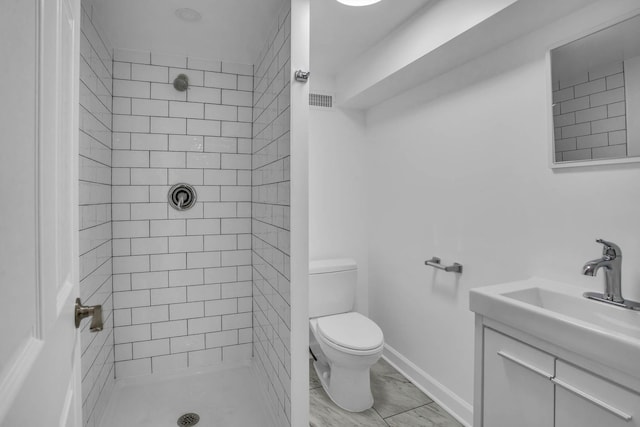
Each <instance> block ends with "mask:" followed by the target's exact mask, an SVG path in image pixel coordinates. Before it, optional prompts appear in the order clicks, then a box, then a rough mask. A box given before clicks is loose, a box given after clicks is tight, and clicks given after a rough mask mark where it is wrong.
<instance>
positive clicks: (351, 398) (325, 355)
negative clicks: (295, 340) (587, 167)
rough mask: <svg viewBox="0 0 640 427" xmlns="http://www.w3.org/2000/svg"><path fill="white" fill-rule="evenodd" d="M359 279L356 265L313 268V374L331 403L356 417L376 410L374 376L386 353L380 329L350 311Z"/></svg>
mask: <svg viewBox="0 0 640 427" xmlns="http://www.w3.org/2000/svg"><path fill="white" fill-rule="evenodd" d="M356 279H357V270H356V264H355V261H352V260H344V259H341V260H325V261H317V262H312V263H311V264H310V280H309V308H310V309H309V313H310V319H309V332H310V333H309V348H310V350H311V352H312V355H313V357H314V358H315V361H314V364H313V365H314V369H315V370H316V373H317V374H318V378H319V379H320V382H321V384H322V387H323V388H324V390H325V392H326V393H327V395H328V396H329V397H330V398H331V400H332V401H333V402H334V403H335V404H336V405H338V406H340V407H341V408H343V409H345V410H347V411H351V412H361V411H365V410H367V409H369V408H371V406H373V395H372V394H371V385H370V381H369V370H370V368H371V366H372V365H373V364H374V363H376V362H377V361H378V359H380V357H381V356H382V351H383V347H384V336H383V333H382V330H381V329H380V327H378V325H376V324H375V322H373V321H372V320H371V319H369V318H367V317H366V316H364V315H362V314H360V313H357V312H355V311H351V310H352V308H353V304H354V302H355V285H356ZM347 309H348V310H347Z"/></svg>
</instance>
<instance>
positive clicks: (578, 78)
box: [560, 72, 589, 89]
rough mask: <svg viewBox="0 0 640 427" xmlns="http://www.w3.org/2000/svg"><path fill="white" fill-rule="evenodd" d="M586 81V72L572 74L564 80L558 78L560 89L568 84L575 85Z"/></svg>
mask: <svg viewBox="0 0 640 427" xmlns="http://www.w3.org/2000/svg"><path fill="white" fill-rule="evenodd" d="M587 81H589V75H588V74H587V72H584V73H580V74H577V75H573V76H571V77H570V78H567V79H565V80H560V89H564V88H566V87H569V86H575V85H578V84H580V83H585V82H587Z"/></svg>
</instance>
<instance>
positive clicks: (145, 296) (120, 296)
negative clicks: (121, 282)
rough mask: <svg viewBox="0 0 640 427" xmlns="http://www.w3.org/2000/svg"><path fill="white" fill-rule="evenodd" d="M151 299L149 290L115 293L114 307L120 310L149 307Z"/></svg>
mask: <svg viewBox="0 0 640 427" xmlns="http://www.w3.org/2000/svg"><path fill="white" fill-rule="evenodd" d="M149 298H150V297H149V291H147V290H136V291H124V292H114V293H113V307H114V308H115V309H120V308H131V307H143V306H148V305H149V301H150V299H149Z"/></svg>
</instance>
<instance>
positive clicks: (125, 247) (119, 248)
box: [112, 239, 131, 256]
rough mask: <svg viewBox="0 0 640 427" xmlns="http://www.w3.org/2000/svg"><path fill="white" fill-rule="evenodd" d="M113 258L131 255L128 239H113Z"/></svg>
mask: <svg viewBox="0 0 640 427" xmlns="http://www.w3.org/2000/svg"><path fill="white" fill-rule="evenodd" d="M112 245H113V247H112V250H113V256H129V255H131V244H130V240H129V239H113V241H112Z"/></svg>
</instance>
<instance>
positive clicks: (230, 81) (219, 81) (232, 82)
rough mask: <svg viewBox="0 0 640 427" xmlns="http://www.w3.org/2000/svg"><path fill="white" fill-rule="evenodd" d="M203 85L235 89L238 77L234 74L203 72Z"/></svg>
mask: <svg viewBox="0 0 640 427" xmlns="http://www.w3.org/2000/svg"><path fill="white" fill-rule="evenodd" d="M204 85H205V86H206V87H214V88H222V89H236V88H237V87H238V77H237V76H236V75H235V74H227V73H216V72H210V71H208V72H205V73H204Z"/></svg>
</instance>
